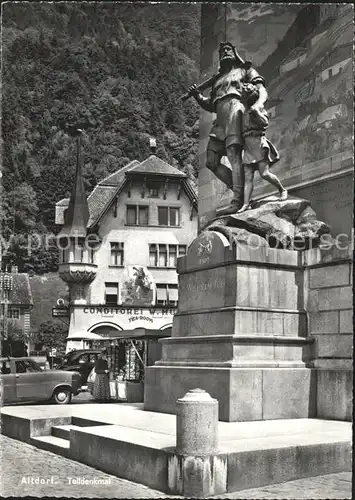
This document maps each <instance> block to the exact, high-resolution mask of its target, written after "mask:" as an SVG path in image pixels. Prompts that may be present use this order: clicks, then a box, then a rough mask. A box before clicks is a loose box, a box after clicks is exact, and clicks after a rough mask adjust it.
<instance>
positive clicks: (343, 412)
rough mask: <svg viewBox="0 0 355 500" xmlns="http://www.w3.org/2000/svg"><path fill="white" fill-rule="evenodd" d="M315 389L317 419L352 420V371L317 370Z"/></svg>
mask: <svg viewBox="0 0 355 500" xmlns="http://www.w3.org/2000/svg"><path fill="white" fill-rule="evenodd" d="M317 387H318V389H317V418H326V419H330V420H348V421H351V420H352V406H353V401H352V399H353V371H352V370H317Z"/></svg>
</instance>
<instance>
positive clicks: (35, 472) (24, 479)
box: [0, 435, 167, 498]
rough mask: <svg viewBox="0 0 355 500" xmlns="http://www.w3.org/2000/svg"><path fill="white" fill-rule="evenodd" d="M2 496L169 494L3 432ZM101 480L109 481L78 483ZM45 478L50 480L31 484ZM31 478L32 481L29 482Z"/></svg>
mask: <svg viewBox="0 0 355 500" xmlns="http://www.w3.org/2000/svg"><path fill="white" fill-rule="evenodd" d="M0 450H1V452H0V460H1V465H2V466H1V470H0V496H1V497H7V496H14V497H23V496H32V497H33V496H34V497H42V496H50V497H74V498H80V497H86V498H164V497H165V498H166V497H167V496H166V495H164V494H163V493H161V492H160V491H155V490H152V489H150V488H148V487H146V486H144V485H141V484H136V483H132V482H131V481H126V480H124V479H119V478H117V477H115V476H111V475H110V474H105V473H104V472H101V471H99V470H96V469H93V468H92V467H88V466H86V465H84V464H81V463H78V462H75V461H73V460H69V459H67V458H65V457H62V456H59V455H55V454H54V453H51V452H49V451H45V450H40V449H38V448H36V447H34V446H31V445H28V444H27V443H23V442H21V441H17V440H15V439H11V438H9V437H7V436H3V435H0ZM78 478H79V479H80V480H83V479H88V480H91V481H93V480H96V481H98V480H100V482H102V481H105V484H100V483H99V484H90V485H83V484H76V483H78V482H79V481H78ZM36 479H37V481H40V480H42V481H41V482H43V480H45V482H46V484H31V482H34V481H35V480H36ZM28 482H29V484H28Z"/></svg>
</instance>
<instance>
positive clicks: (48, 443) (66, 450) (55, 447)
mask: <svg viewBox="0 0 355 500" xmlns="http://www.w3.org/2000/svg"><path fill="white" fill-rule="evenodd" d="M30 444H32V445H33V446H37V448H41V449H42V450H46V451H51V452H52V453H55V454H56V455H62V456H63V457H67V458H68V457H70V441H69V439H62V438H59V437H56V436H37V437H32V438H31V440H30Z"/></svg>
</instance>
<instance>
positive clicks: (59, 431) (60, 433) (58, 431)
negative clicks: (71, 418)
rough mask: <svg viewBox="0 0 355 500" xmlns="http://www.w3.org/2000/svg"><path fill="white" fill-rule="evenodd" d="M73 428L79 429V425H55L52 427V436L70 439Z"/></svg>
mask: <svg viewBox="0 0 355 500" xmlns="http://www.w3.org/2000/svg"><path fill="white" fill-rule="evenodd" d="M71 429H79V427H78V426H77V425H71V424H70V425H55V426H53V427H52V428H51V434H52V436H55V437H58V438H61V439H66V440H68V441H69V440H70V430H71Z"/></svg>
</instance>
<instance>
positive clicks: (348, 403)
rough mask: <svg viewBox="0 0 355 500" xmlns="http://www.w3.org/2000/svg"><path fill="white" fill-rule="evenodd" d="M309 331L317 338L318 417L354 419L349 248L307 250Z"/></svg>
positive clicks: (351, 269)
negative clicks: (325, 250)
mask: <svg viewBox="0 0 355 500" xmlns="http://www.w3.org/2000/svg"><path fill="white" fill-rule="evenodd" d="M304 257H305V264H306V266H307V267H306V271H305V272H306V273H307V283H308V300H307V311H308V334H309V335H310V336H312V337H314V338H315V352H314V357H315V360H314V366H315V368H317V417H318V418H327V419H335V420H338V419H339V420H351V418H352V379H353V372H352V366H353V363H352V352H353V309H352V305H353V288H352V284H353V266H352V260H351V253H350V251H349V249H345V250H337V249H336V248H334V247H333V248H332V249H330V251H328V252H321V251H320V250H319V249H313V250H309V251H307V252H305V256H304Z"/></svg>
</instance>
